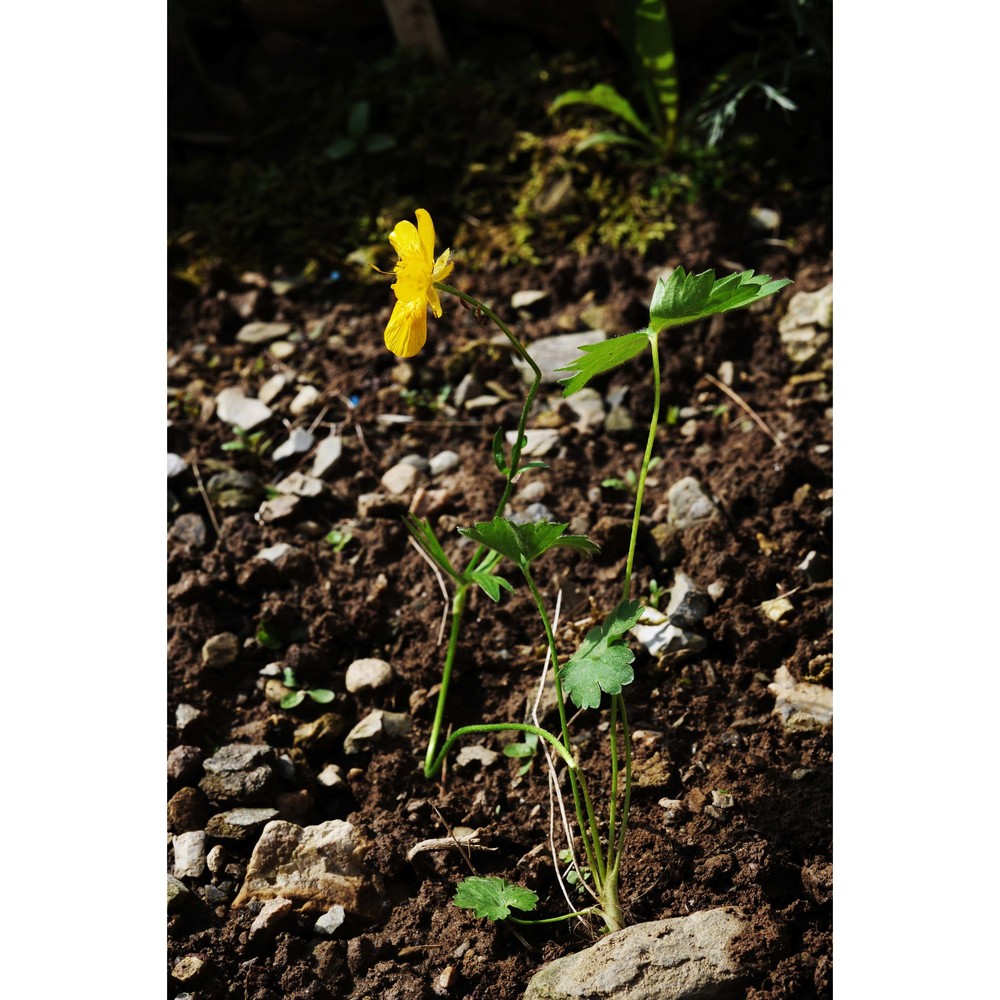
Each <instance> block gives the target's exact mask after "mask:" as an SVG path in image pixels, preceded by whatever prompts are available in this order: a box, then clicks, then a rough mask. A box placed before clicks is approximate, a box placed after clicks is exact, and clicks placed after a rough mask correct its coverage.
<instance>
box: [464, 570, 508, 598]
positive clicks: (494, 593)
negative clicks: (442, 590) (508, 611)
mask: <svg viewBox="0 0 1000 1000" xmlns="http://www.w3.org/2000/svg"><path fill="white" fill-rule="evenodd" d="M466 576H468V578H469V579H470V580H472V581H473V583H478V584H479V586H480V587H482V588H483V590H485V591H486V595H487V597H489V598H490V600H492V601H499V600H500V588H501V587H503V589H504V590H506V591H509V592H510V593H513V592H514V587H513V585H512V584H511V583H510V581H509V580H505V579H504V578H503V577H502V576H494V575H493V574H492V573H488V572H484V571H483V570H481V569H477V570H472V571H471V572H470V573H467V574H466Z"/></svg>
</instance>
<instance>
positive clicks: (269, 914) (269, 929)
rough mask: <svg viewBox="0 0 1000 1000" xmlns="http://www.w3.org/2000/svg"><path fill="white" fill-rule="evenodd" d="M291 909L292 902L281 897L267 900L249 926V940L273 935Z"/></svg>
mask: <svg viewBox="0 0 1000 1000" xmlns="http://www.w3.org/2000/svg"><path fill="white" fill-rule="evenodd" d="M292 909H293V906H292V901H291V900H290V899H285V898H284V897H282V896H276V897H275V898H274V899H269V900H267V901H266V902H265V903H264V905H263V906H262V907H261V908H260V913H258V914H257V916H256V917H254V921H253V923H252V924H251V925H250V940H251V941H255V940H258V939H259V938H263V937H268V936H270V935H271V934H274V933H275V932H276V931H277V929H278V928H279V927H280V926H281V924H283V923H284V922H285V920H286V919H287V918H288V917H289V916H290V915H291V912H292Z"/></svg>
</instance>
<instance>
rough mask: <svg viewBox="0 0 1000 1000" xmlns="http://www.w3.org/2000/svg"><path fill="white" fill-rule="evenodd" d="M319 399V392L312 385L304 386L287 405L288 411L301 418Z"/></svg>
mask: <svg viewBox="0 0 1000 1000" xmlns="http://www.w3.org/2000/svg"><path fill="white" fill-rule="evenodd" d="M319 397H320V391H319V389H317V388H316V386H314V385H304V386H302V388H301V389H299V391H298V392H297V393H296V394H295V398H294V399H293V400H292V401H291V403H289V404H288V410H289V412H290V413H292V414H293V415H294V416H296V417H301V416H302V414H303V413H305V412H306V410H308V409H309V408H310V407H311V406H312V405H313V404H314V403H315V402H316V400H318V399H319Z"/></svg>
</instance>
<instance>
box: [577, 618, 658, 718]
mask: <svg viewBox="0 0 1000 1000" xmlns="http://www.w3.org/2000/svg"><path fill="white" fill-rule="evenodd" d="M642 612H643V607H642V605H641V604H640V603H639V602H638V601H622V602H621V604H619V605H618V607H616V608H615V609H614V611H612V612H611V614H609V615H608V617H607V618H606V619H605V620H604V624H603V625H598V626H595V627H594V628H592V629H591V630H590V631H589V632H588V633H587V636H586V638H585V639H584V640H583V642H582V643H581V645H580V648H579V649H578V650H577V651H576V652H575V653H574V654H573V655H572V656H571V657H570V658H569V659H568V660H567V661H566V663H564V664H563V666H562V669H561V671H560V677H561V679H562V683H563V688H564V689H565V691H566V693H567V694H568V695H569V697H570V699H571V700H572V701H573V704H575V705H576V706H577V708H597V707H598V706H599V705H600V704H601V692H602V691H603V692H604V693H605V694H620V693H621V690H622V687H624V686H625V685H626V684H631V682H632V679H633V677H634V676H635V675H634V671H633V670H632V661H633V660H634V659H635V654H634V653H633V652H632V650H631V649H629V648H628V646H626V645H625V643H624V641H623V639H622V636H624V634H625V633H626V632H627V631H628V630H629V629H630V628H632V626H633V625H635V624H636V622H638V620H639V618H640V617H641V616H642Z"/></svg>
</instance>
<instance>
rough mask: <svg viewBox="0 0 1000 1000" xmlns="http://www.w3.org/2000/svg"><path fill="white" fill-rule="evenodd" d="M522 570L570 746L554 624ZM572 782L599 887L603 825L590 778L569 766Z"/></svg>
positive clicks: (525, 568)
mask: <svg viewBox="0 0 1000 1000" xmlns="http://www.w3.org/2000/svg"><path fill="white" fill-rule="evenodd" d="M521 572H522V574H524V578H525V580H527V582H528V589H529V590H530V591H531V596H532V597H533V598H534V599H535V607H536V608H537V609H538V614H539V616H540V617H541V619H542V625H543V627H544V628H545V638H546V640H547V641H548V644H549V655H550V657H551V660H552V681H553V685H554V686H555V692H556V707H557V709H558V710H559V726H560V732H561V733H562V738H563V743H565V744H566V746H567V747H568V746H569V745H570V739H569V722H568V720H567V718H566V701H565V698H564V697H563V691H562V681H561V680H560V679H559V655H558V654H557V653H556V639H555V635H554V634H553V632H552V625H551V624H550V623H549V616H548V614H547V613H546V611H545V602H544V601H543V600H542V595H541V593H540V592H539V590H538V587H537V585H536V584H535V580H534V577H532V575H531V571H530V570H529V569H528V565H527V563H522V564H521ZM569 785H570V789H571V790H572V792H573V805H574V807H575V808H576V820H577V822H578V823H579V824H580V837H581V839H582V840H583V847H584V851H585V852H586V855H587V864H588V865H589V867H590V870H591V871H592V872H593V873H594V882H595V884H596V885H597V886H598V887H600V886H601V885H603V883H604V873H605V868H604V856H603V852H602V851H601V838H600V833H599V829H600V828H599V827H598V824H597V816H596V814H595V813H594V804H593V802H592V801H591V798H590V792H589V791H588V790H587V781H586V779H585V778H584V776H583V774H582V773H581V772H580V770H579V769H578V768H575V767H574V768H572V769H570V772H569ZM581 793H582V795H583V802H582V803H581V800H580V796H581ZM584 807H585V808H586V814H587V818H586V820H584V818H583V817H584ZM588 833H589V836H590V840H589V841H588V839H587V837H588Z"/></svg>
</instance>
